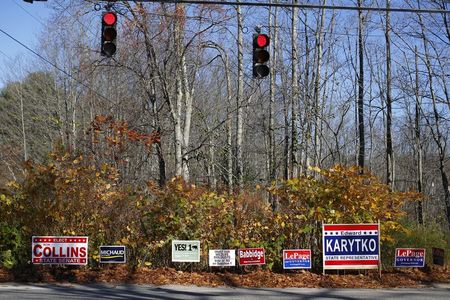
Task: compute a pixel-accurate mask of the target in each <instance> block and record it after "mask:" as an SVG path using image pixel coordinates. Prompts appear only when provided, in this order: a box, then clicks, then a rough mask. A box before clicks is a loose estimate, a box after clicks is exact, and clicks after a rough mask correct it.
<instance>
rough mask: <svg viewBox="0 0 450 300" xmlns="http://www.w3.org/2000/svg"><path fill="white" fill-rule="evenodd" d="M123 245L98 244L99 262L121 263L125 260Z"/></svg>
mask: <svg viewBox="0 0 450 300" xmlns="http://www.w3.org/2000/svg"><path fill="white" fill-rule="evenodd" d="M126 256H127V255H126V248H125V246H100V262H101V263H103V264H107V263H109V264H121V263H125V262H126V261H127V257H126Z"/></svg>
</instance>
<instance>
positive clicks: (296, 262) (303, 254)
mask: <svg viewBox="0 0 450 300" xmlns="http://www.w3.org/2000/svg"><path fill="white" fill-rule="evenodd" d="M283 269H311V250H310V249H295V250H283Z"/></svg>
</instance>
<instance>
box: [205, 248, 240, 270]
mask: <svg viewBox="0 0 450 300" xmlns="http://www.w3.org/2000/svg"><path fill="white" fill-rule="evenodd" d="M235 265H236V251H235V250H209V266H210V267H233V266H235Z"/></svg>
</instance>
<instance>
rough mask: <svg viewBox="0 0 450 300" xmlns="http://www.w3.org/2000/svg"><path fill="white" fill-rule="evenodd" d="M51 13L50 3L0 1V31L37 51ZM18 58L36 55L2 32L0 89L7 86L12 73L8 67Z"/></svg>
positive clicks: (0, 44) (0, 36)
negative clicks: (39, 39) (6, 82)
mask: <svg viewBox="0 0 450 300" xmlns="http://www.w3.org/2000/svg"><path fill="white" fill-rule="evenodd" d="M50 13H51V9H50V7H49V4H48V2H34V3H33V4H30V3H27V2H24V1H23V0H0V29H2V30H4V31H6V32H7V33H8V34H10V35H12V36H13V37H14V38H16V39H17V40H19V41H21V42H22V43H24V44H25V45H27V46H28V47H30V48H31V49H35V48H36V45H37V39H38V36H39V34H40V33H41V32H42V29H43V28H44V24H45V23H46V20H47V19H48V17H49V16H50ZM18 56H23V57H24V58H25V59H26V58H33V59H34V58H35V57H33V56H35V55H34V54H32V53H31V52H29V51H28V50H26V49H24V48H23V47H22V46H21V45H19V44H17V43H16V42H14V41H13V40H11V39H10V38H9V37H7V36H6V35H5V34H3V33H2V32H0V88H1V87H3V86H4V85H5V77H7V74H9V73H10V72H11V70H10V67H8V66H10V65H11V59H12V60H14V59H16V58H17V57H18Z"/></svg>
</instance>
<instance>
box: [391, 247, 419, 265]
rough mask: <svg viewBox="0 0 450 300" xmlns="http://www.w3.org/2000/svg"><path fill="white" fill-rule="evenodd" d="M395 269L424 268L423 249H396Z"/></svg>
mask: <svg viewBox="0 0 450 300" xmlns="http://www.w3.org/2000/svg"><path fill="white" fill-rule="evenodd" d="M394 266H395V267H424V266H425V249H423V248H396V249H395V265H394Z"/></svg>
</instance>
